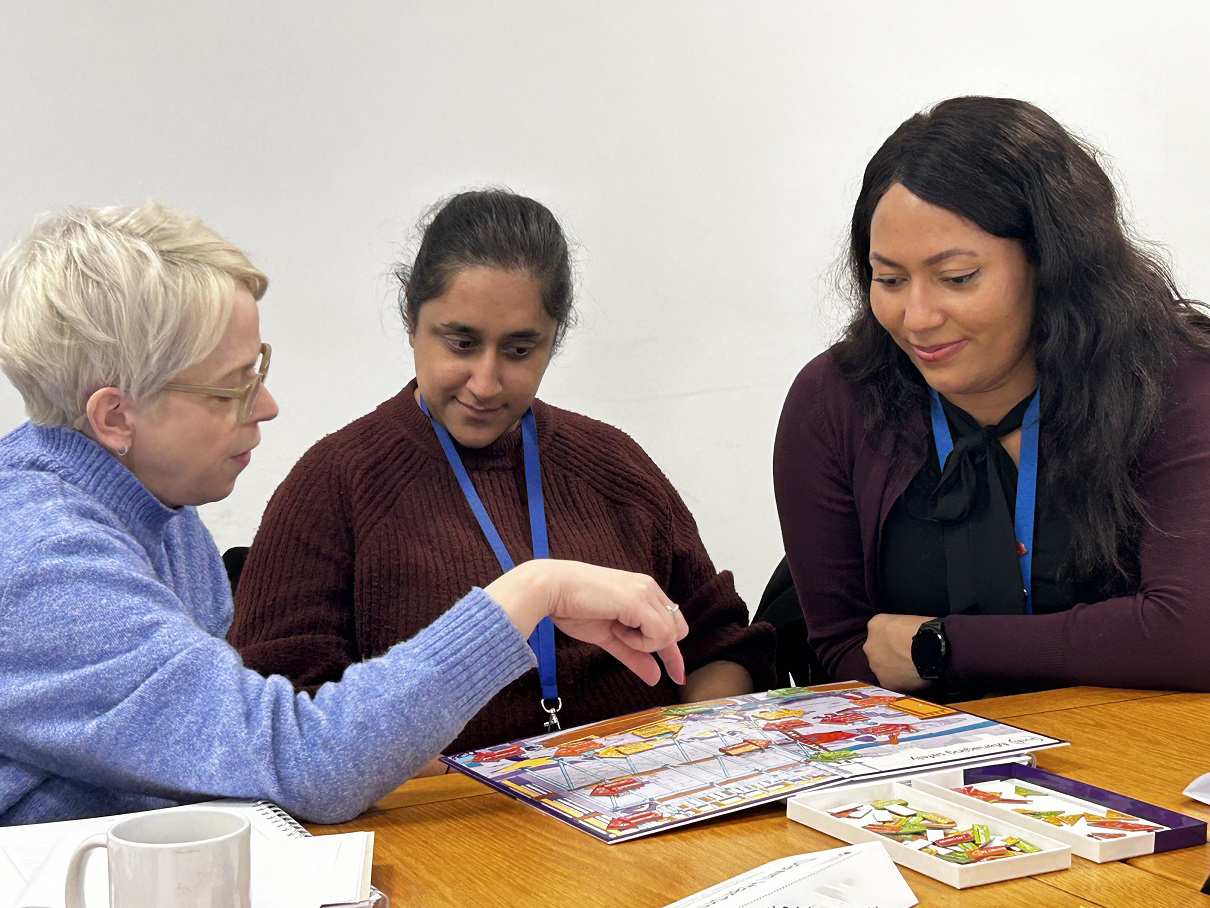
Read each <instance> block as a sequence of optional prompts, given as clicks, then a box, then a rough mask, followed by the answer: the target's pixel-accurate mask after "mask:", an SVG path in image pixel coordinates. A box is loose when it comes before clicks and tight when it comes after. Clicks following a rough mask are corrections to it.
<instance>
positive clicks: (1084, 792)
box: [963, 763, 1206, 852]
mask: <svg viewBox="0 0 1210 908" xmlns="http://www.w3.org/2000/svg"><path fill="white" fill-rule="evenodd" d="M963 778H964V780H965V782H966V784H967V785H971V784H974V783H977V782H993V781H996V780H997V779H1021V780H1022V781H1026V782H1035V783H1037V784H1038V785H1041V786H1043V787H1045V788H1049V789H1051V790H1052V791H1058V792H1062V793H1063V794H1068V795H1071V796H1072V797H1073V798H1079V799H1080V800H1082V801H1091V802H1092V803H1094V804H1100V805H1101V806H1102V807H1107V808H1111V809H1113V810H1117V811H1119V812H1121V813H1128V814H1130V815H1131V816H1133V817H1138V818H1139V819H1141V820H1150V821H1151V822H1153V823H1159V824H1160V825H1162V826H1167V827H1168V828H1167V829H1165V830H1162V831H1160V832H1157V833H1156V834H1155V848H1154V851H1155V852H1160V851H1173V850H1175V849H1177V848H1188V847H1190V846H1192V845H1205V844H1206V824H1205V822H1204V821H1203V820H1199V819H1197V818H1196V817H1188V816H1185V814H1183V813H1177V812H1176V811H1175V810H1167V809H1165V808H1163V807H1156V806H1155V805H1154V804H1148V803H1147V802H1146V801H1136V800H1135V799H1134V798H1128V797H1126V795H1122V794H1118V793H1117V792H1115V791H1109V790H1107V789H1104V788H1097V787H1096V786H1095V785H1089V784H1088V783H1086V782H1079V781H1076V780H1075V779H1069V778H1067V777H1066V776H1057V775H1055V774H1054V773H1053V772H1047V771H1046V770H1044V769H1033V768H1032V767H1029V766H1022V765H1021V764H1020V763H1000V764H996V765H993V766H977V767H975V768H973V769H968V770H966V772H965V774H964V776H963Z"/></svg>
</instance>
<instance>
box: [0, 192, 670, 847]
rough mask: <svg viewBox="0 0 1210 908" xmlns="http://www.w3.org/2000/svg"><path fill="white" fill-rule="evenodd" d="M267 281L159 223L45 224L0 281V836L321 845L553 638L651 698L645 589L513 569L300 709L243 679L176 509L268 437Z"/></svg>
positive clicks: (196, 547)
mask: <svg viewBox="0 0 1210 908" xmlns="http://www.w3.org/2000/svg"><path fill="white" fill-rule="evenodd" d="M266 285H267V281H266V279H265V277H264V275H263V274H261V273H260V272H259V271H257V270H256V269H255V268H254V267H253V266H252V265H251V264H250V263H249V262H248V260H247V258H245V256H244V255H243V254H242V253H241V252H240V251H239V250H238V249H236V248H234V247H233V246H231V245H230V244H228V243H226V242H225V241H224V240H222V238H221V237H219V236H217V235H216V234H215V233H214V232H213V231H211V230H209V229H208V228H206V227H205V226H204V225H202V224H201V223H200V222H199V221H197V220H196V219H193V218H191V217H189V216H187V215H184V214H181V213H179V212H175V211H172V210H169V209H166V208H163V207H161V206H158V205H155V204H148V205H145V206H142V207H139V208H127V209H117V208H113V209H98V210H76V211H69V212H66V213H63V214H61V215H57V216H54V217H51V218H49V219H46V220H44V221H43V222H41V223H40V224H39V225H37V226H36V227H35V228H34V229H33V230H32V231H31V232H30V233H29V234H28V235H27V236H25V237H24V238H22V239H21V240H20V241H19V242H18V243H17V244H16V245H15V246H14V247H13V248H12V249H11V250H9V252H8V253H7V254H6V255H5V256H4V258H3V260H0V367H2V368H3V370H4V373H5V375H7V376H8V378H9V380H10V381H12V383H13V384H14V385H15V386H16V387H17V389H18V390H19V391H20V393H21V395H22V398H23V399H24V401H25V406H26V412H27V414H28V415H29V420H30V421H29V422H27V423H25V424H23V425H22V426H20V427H19V428H17V429H16V430H14V431H13V432H11V433H10V434H8V435H7V436H5V437H4V438H3V439H0V500H3V501H4V507H3V508H2V509H0V640H3V641H4V645H3V646H2V647H0V824H13V823H29V822H39V821H44V820H58V819H66V818H71V817H81V816H90V815H100V814H110V813H119V812H123V811H129V810H139V809H147V808H154V807H162V806H168V805H170V804H175V803H179V802H183V801H195V800H200V799H204V798H208V797H216V796H234V797H245V798H268V799H270V800H273V801H275V802H277V803H278V804H280V805H281V806H283V807H284V808H285V809H286V810H288V811H290V812H291V813H294V814H296V815H298V816H301V817H303V818H305V819H308V820H313V821H317V822H338V821H342V820H346V819H348V818H350V817H352V816H354V815H356V814H358V813H360V812H361V811H363V810H365V809H366V808H367V807H369V806H370V805H371V804H372V803H373V802H374V801H375V800H377V799H378V798H379V797H381V796H382V795H383V794H385V793H386V792H388V791H390V790H391V789H392V788H394V787H395V786H397V785H399V784H400V783H401V782H403V781H404V780H405V779H407V778H408V777H409V776H411V775H412V774H413V773H414V772H415V771H416V770H417V769H419V768H420V767H421V766H423V765H424V764H425V762H426V761H427V760H429V759H430V758H431V757H432V756H433V755H434V754H437V753H439V752H440V751H441V750H442V748H443V747H444V746H445V745H447V744H448V743H449V741H450V740H452V739H453V737H454V736H455V735H456V734H457V733H458V731H459V729H461V727H462V725H463V724H464V722H465V721H466V720H467V719H468V718H469V717H470V716H472V715H474V714H475V712H476V711H478V710H479V709H480V708H481V707H482V706H483V705H484V704H485V703H486V702H487V701H488V700H489V699H490V698H491V696H492V695H493V694H494V693H495V692H496V691H497V690H499V689H500V688H501V687H503V686H504V685H505V684H507V683H508V682H510V681H511V680H513V679H514V678H516V677H518V676H519V675H521V674H522V673H523V672H525V671H527V670H528V669H530V668H531V667H532V666H533V665H534V656H533V654H532V653H531V651H530V648H529V646H528V645H527V644H526V637H527V636H528V635H529V634H530V632H531V631H532V630H533V629H534V627H535V626H536V625H537V624H538V623H539V621H540V620H541V619H543V618H544V617H546V616H549V617H551V618H552V619H553V621H554V622H555V624H556V625H557V626H558V627H559V628H560V630H562V631H563V632H564V633H566V634H569V635H571V636H574V637H577V638H579V639H582V640H587V641H589V642H592V643H596V644H598V645H600V646H602V647H603V648H604V649H606V650H608V651H609V652H610V653H612V654H613V655H614V656H616V657H617V658H618V659H620V660H621V661H622V662H624V663H625V664H626V665H627V666H629V667H630V668H631V669H632V670H634V671H635V672H636V673H637V674H638V675H639V676H640V677H642V678H643V679H644V680H645V681H647V682H648V683H650V684H654V683H655V682H656V681H657V680H658V679H659V676H660V668H659V665H658V664H657V663H656V662H655V659H654V658H653V656H652V655H651V654H652V653H653V652H656V653H658V654H659V656H660V657H661V659H662V660H663V661H664V665H665V667H666V669H667V671H668V673H669V675H670V676H671V677H672V678H673V679H674V680H676V681H678V682H683V680H684V665H683V662H682V660H681V656H680V651H679V649H678V648H677V646H676V643H675V641H676V640H677V639H680V638H681V637H683V636H684V634H685V632H686V625H685V621H684V619H683V618H682V617H681V615H680V614H679V611H678V609H677V607H676V606H675V605H674V604H673V603H671V602H670V601H669V600H668V599H667V598H666V597H665V596H664V594H663V593H662V592H661V591H660V588H659V587H658V586H657V585H656V584H655V583H654V581H652V580H651V579H650V578H647V577H643V576H641V575H638V574H630V573H626V572H623V571H613V570H609V569H606V568H599V567H593V566H589V565H583V564H579V563H575V562H560V561H550V560H547V561H541V562H537V561H533V562H528V563H525V564H522V565H520V566H518V567H517V568H515V569H514V570H512V571H510V572H508V573H506V574H504V575H503V576H502V577H500V578H499V579H498V580H496V581H494V582H493V583H491V584H489V585H488V586H487V587H486V588H485V589H473V590H471V591H470V592H469V593H468V594H467V595H466V596H465V597H464V598H463V599H462V600H461V601H459V602H458V603H457V604H456V605H455V606H454V607H453V608H451V609H450V610H449V611H448V612H446V613H445V614H444V615H442V616H441V617H440V618H439V619H438V620H437V621H435V622H433V624H432V625H430V626H429V627H428V628H426V629H425V630H423V631H421V632H420V633H419V634H417V635H416V636H415V637H413V638H412V639H411V640H408V641H405V642H403V643H400V644H398V645H396V646H395V647H394V648H392V649H391V650H390V651H388V652H387V653H386V654H384V655H383V656H381V657H379V658H376V659H372V660H369V661H367V662H364V663H361V664H360V665H355V666H352V667H351V668H350V669H349V670H348V671H347V672H346V673H345V675H344V677H343V678H342V680H341V681H339V682H337V683H332V684H328V685H325V686H324V687H323V688H321V689H320V690H319V691H318V692H317V693H316V695H315V697H314V698H311V697H310V696H308V695H306V694H301V695H296V694H295V693H294V690H293V687H292V685H291V684H290V682H289V681H287V680H286V679H284V678H281V677H277V676H271V677H264V676H261V675H259V674H257V673H255V672H253V671H251V670H249V669H246V668H245V667H244V666H243V664H242V662H241V661H240V658H239V655H238V654H237V653H236V652H235V651H234V650H233V649H231V647H230V646H228V644H227V643H226V642H225V640H224V635H225V633H226V631H227V627H228V625H229V624H230V622H231V612H232V606H231V594H230V587H229V585H228V581H227V577H226V574H225V572H224V570H223V566H222V562H221V559H220V557H219V554H218V550H217V549H216V548H215V545H214V542H213V541H212V540H211V538H210V535H209V533H208V532H207V531H206V529H205V527H203V525H202V523H201V521H200V520H199V518H198V515H197V512H196V510H195V506H196V505H200V504H204V503H206V502H210V501H217V500H219V499H221V498H224V497H225V496H226V495H228V494H229V493H230V492H231V490H232V488H233V486H234V484H235V480H236V478H237V477H238V475H239V473H240V472H241V471H242V470H243V469H244V467H246V466H247V465H248V462H249V459H250V457H251V453H252V449H253V448H255V447H256V445H257V444H258V443H259V441H260V423H261V422H263V421H265V420H270V419H273V418H274V417H275V416H276V415H277V404H276V402H275V401H274V400H273V396H272V395H271V394H270V393H269V391H268V390H267V389H266V388H265V386H264V379H265V375H266V374H267V372H268V368H269V358H270V352H271V351H270V348H269V345H268V344H264V343H262V341H261V337H260V328H259V319H258V315H257V300H258V299H259V298H260V297H261V296H262V294H263V293H264V291H265V288H266Z"/></svg>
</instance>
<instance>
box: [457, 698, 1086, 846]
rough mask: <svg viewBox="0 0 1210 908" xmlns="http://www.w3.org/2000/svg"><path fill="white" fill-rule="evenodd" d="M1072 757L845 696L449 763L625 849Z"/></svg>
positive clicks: (933, 710)
mask: <svg viewBox="0 0 1210 908" xmlns="http://www.w3.org/2000/svg"><path fill="white" fill-rule="evenodd" d="M1064 743H1066V742H1063V741H1060V740H1058V739H1056V738H1050V737H1047V736H1046V735H1039V734H1034V733H1033V732H1029V731H1025V730H1023V729H1020V728H1015V727H1014V726H1011V725H1004V724H1002V723H1000V722H993V721H992V720H990V719H984V718H981V717H979V716H974V715H971V714H969V713H964V712H960V711H958V710H956V709H953V708H951V707H948V706H939V705H937V704H935V703H929V702H928V701H925V700H920V699H917V698H915V697H905V696H903V695H902V694H897V693H894V692H892V691H888V690H883V689H882V688H879V687H873V686H871V685H866V684H859V683H855V682H846V683H841V684H828V685H823V686H819V687H809V688H789V689H783V690H773V691H768V692H767V693H763V694H748V695H746V696H742V697H729V698H726V699H722V700H711V701H707V702H703V703H693V704H687V705H679V706H667V707H662V708H659V709H651V710H646V711H644V712H640V713H631V714H630V715H626V716H620V717H618V718H616V719H609V720H606V721H604V722H596V723H593V724H591V725H582V726H580V727H578V728H570V729H565V730H563V731H556V732H553V733H551V734H546V735H540V736H538V737H534V738H524V739H522V740H519V741H513V742H511V743H508V744H502V745H500V746H497V747H491V748H485V749H483V750H478V751H471V752H467V753H460V754H452V755H450V756H447V757H442V760H443V761H444V762H446V763H448V764H449V765H450V766H452V767H453V768H455V769H457V770H460V771H461V772H464V773H467V774H468V775H471V776H474V777H475V778H477V779H479V780H481V781H483V782H485V783H487V784H488V785H491V786H493V787H494V788H498V789H499V790H500V791H503V792H504V793H505V794H508V795H511V796H512V797H515V798H518V799H520V800H522V801H524V802H526V803H528V804H530V805H532V806H534V807H537V808H539V809H541V810H544V811H546V812H547V813H549V814H551V815H553V816H555V817H558V818H559V819H561V820H563V821H565V822H567V823H570V824H571V825H573V826H575V827H576V828H578V829H581V830H583V831H585V832H588V833H590V834H592V835H594V836H596V837H597V838H599V839H601V840H603V841H605V842H621V841H625V840H626V839H632V838H636V837H638V836H642V835H648V834H650V833H653V832H659V831H662V830H664V829H669V828H672V827H675V826H681V825H684V824H686V823H693V822H696V821H698V820H701V819H704V818H706V817H710V816H715V815H717V814H721V813H726V812H729V811H733V810H739V809H740V808H743V807H750V806H752V805H755V804H762V803H764V802H766V801H774V800H780V799H783V798H786V797H789V796H790V795H792V794H795V793H797V792H800V791H806V790H809V789H815V788H824V787H827V786H831V785H839V784H844V783H846V782H856V781H873V780H882V779H890V778H897V777H901V776H909V775H918V774H920V773H922V772H933V771H937V770H941V769H957V768H961V767H965V766H974V765H979V764H984V763H992V762H1004V761H1005V760H1011V759H1012V758H1013V757H1015V756H1020V755H1022V754H1025V753H1028V752H1029V751H1033V750H1038V749H1040V748H1044V747H1053V746H1056V745H1060V744H1064Z"/></svg>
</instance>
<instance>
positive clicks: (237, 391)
mask: <svg viewBox="0 0 1210 908" xmlns="http://www.w3.org/2000/svg"><path fill="white" fill-rule="evenodd" d="M272 355H273V348H272V347H270V346H269V345H268V344H261V345H260V363H259V364H258V365H257V367H256V375H255V376H254V377H253V379H252V381H250V382H248V384H246V385H244V386H243V387H242V388H212V387H210V386H209V385H185V384H181V383H179V382H169V383H168V384H166V385H164V386H163V387H164V390H165V391H184V392H185V393H186V394H209V395H210V396H211V397H226V398H230V399H231V400H238V401H239V402H240V403H239V421H240V422H241V423H244V422H247V421H248V417H249V416H251V415H252V408H253V407H255V406H256V398H257V396H258V395H259V394H260V389H261V388H262V387H264V384H265V377H266V376H268V374H269V357H270V356H272Z"/></svg>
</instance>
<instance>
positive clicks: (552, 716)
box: [541, 697, 563, 732]
mask: <svg viewBox="0 0 1210 908" xmlns="http://www.w3.org/2000/svg"><path fill="white" fill-rule="evenodd" d="M541 702H542V709H543V711H545V713H546V715H547V717H548V718H547V720H546V723H545V728H546V730H547V731H548V732H550V731H562V728H561V727H560V725H559V710H561V709H562V708H563V698H562V697H555V705H554V706H547V705H546V702H547V701H546V698H545V697H543V698H542V701H541Z"/></svg>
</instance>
